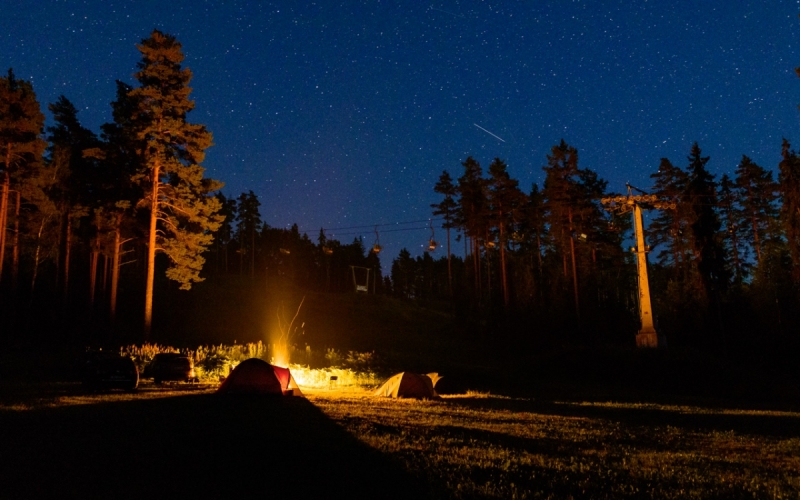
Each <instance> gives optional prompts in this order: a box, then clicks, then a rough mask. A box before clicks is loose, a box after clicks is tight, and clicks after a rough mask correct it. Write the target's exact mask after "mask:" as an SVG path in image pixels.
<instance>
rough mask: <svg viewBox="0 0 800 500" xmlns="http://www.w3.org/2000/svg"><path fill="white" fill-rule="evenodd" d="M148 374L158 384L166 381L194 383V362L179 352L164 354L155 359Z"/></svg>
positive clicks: (156, 356) (157, 355)
mask: <svg viewBox="0 0 800 500" xmlns="http://www.w3.org/2000/svg"><path fill="white" fill-rule="evenodd" d="M147 374H148V375H150V376H151V377H153V382H155V383H156V384H160V383H161V382H164V381H166V380H183V381H186V382H189V381H194V380H195V377H194V362H193V361H192V358H190V357H189V356H187V355H185V354H181V353H179V352H162V353H159V354H156V355H155V356H154V357H153V361H152V363H151V364H150V368H148V369H147Z"/></svg>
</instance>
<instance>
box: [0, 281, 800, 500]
mask: <svg viewBox="0 0 800 500" xmlns="http://www.w3.org/2000/svg"><path fill="white" fill-rule="evenodd" d="M237 299H238V300H237ZM302 299H303V295H301V294H297V293H295V294H293V295H278V294H274V296H269V297H257V296H255V295H254V296H253V297H251V300H250V302H248V301H247V300H245V298H243V297H235V296H231V297H229V301H228V302H225V303H223V304H222V305H221V306H220V305H219V304H215V303H214V302H213V301H212V300H210V299H209V301H208V303H203V304H202V307H200V306H197V305H196V304H195V305H194V306H192V307H189V305H188V304H186V309H185V310H183V309H179V311H178V312H179V314H175V315H174V316H172V317H171V321H173V322H174V323H172V324H169V323H167V324H165V325H162V331H161V332H162V334H163V335H164V336H163V337H161V338H158V337H157V338H156V339H155V340H157V341H158V342H161V343H165V344H167V343H170V344H169V345H173V346H176V347H184V348H185V347H189V348H196V347H197V346H198V345H199V344H201V343H209V344H220V343H224V344H232V343H233V341H234V340H237V341H238V343H239V345H241V343H243V342H255V341H262V342H268V341H270V339H269V338H268V335H267V333H266V332H268V331H269V329H270V328H271V327H270V326H269V318H271V317H274V316H275V310H276V307H275V304H276V303H279V302H281V301H283V302H284V303H285V304H287V307H288V306H289V305H292V306H293V307H296V304H298V303H299V301H300V300H302ZM265 304H266V305H265ZM179 305H180V304H179ZM248 314H249V316H248ZM300 316H301V317H299V318H298V322H299V324H302V325H304V332H303V333H300V334H299V335H298V337H297V338H296V339H295V340H296V343H297V349H299V350H300V352H304V353H305V352H311V353H319V355H320V356H321V357H323V358H324V356H323V355H324V353H326V352H328V350H329V349H335V350H337V351H338V352H339V353H341V354H342V356H345V355H346V354H347V353H349V352H350V351H358V352H361V353H374V355H375V359H376V360H377V361H378V362H377V363H375V366H374V368H375V372H376V373H379V374H380V375H386V374H388V373H392V372H395V371H401V370H409V371H418V372H422V373H426V372H429V371H438V372H440V373H442V374H443V375H445V378H444V379H443V380H442V382H441V383H440V385H439V386H438V388H439V389H441V390H442V392H443V393H445V395H444V397H443V398H442V399H441V400H437V401H414V400H410V401H409V400H389V399H376V398H372V397H369V392H368V391H366V390H364V389H362V390H353V389H351V388H348V389H347V390H328V389H308V390H305V393H306V398H277V399H276V398H230V397H220V396H217V395H215V394H213V391H214V388H215V386H214V385H202V384H194V385H192V384H171V385H165V386H155V385H153V384H152V383H150V382H149V381H147V382H145V383H143V384H141V385H140V389H139V390H138V391H136V392H134V393H126V392H109V393H86V392H85V391H83V389H82V388H81V386H80V384H79V383H77V382H75V380H79V378H80V363H78V364H76V360H80V359H82V358H81V356H82V353H83V350H84V346H83V345H78V343H73V344H70V345H64V346H59V345H56V346H51V345H36V343H35V342H33V339H32V341H31V343H30V345H26V344H25V343H23V342H20V343H19V346H18V347H14V348H7V349H3V350H0V499H3V500H5V499H6V498H12V499H14V498H36V499H38V498H54V497H81V498H103V499H105V498H136V499H137V500H141V499H144V498H193V499H197V498H237V497H243V498H245V497H246V498H249V497H256V496H258V497H274V498H314V499H316V498H325V497H331V496H335V495H336V494H337V493H340V492H343V493H342V494H346V495H347V497H348V498H365V499H376V498H415V499H416V498H498V499H506V498H556V499H561V498H575V499H577V498H648V499H649V498H659V499H662V498H663V499H672V498H674V499H678V498H681V499H683V498H697V499H707V498H729V499H740V498H757V499H761V498H763V499H778V498H782V499H798V498H800V383H798V380H800V377H799V376H798V375H800V373H798V369H797V363H796V362H795V360H794V357H793V354H792V352H794V351H793V350H792V349H789V348H783V347H781V348H780V349H778V348H776V349H773V350H772V351H770V352H771V354H769V355H765V354H764V353H761V354H759V353H758V352H752V353H751V352H748V353H747V356H746V357H745V358H744V359H745V360H746V361H747V364H746V365H743V364H742V363H741V359H735V358H732V357H725V356H722V355H719V353H713V352H711V353H709V352H705V353H700V352H693V351H691V350H682V349H680V348H676V347H670V349H669V350H666V351H660V350H659V351H653V352H645V351H637V350H635V349H634V348H632V347H625V346H622V347H619V346H601V347H594V346H591V345H585V346H577V347H576V346H574V345H573V346H569V345H565V346H561V347H557V348H554V349H551V350H550V351H544V350H540V351H537V350H536V349H535V348H533V347H532V346H533V345H535V343H532V344H529V345H528V344H526V345H525V346H522V345H518V344H515V343H514V342H513V341H509V338H506V339H505V340H504V338H503V337H502V332H500V333H498V334H497V336H489V335H484V334H480V335H477V334H468V333H466V332H464V331H460V330H458V329H457V328H453V324H452V320H451V318H449V316H448V315H447V314H444V313H442V312H441V311H436V310H430V309H424V308H421V307H419V306H418V305H415V304H408V303H403V302H400V301H395V300H392V299H388V298H386V297H380V296H377V297H374V296H355V295H341V296H327V295H325V294H309V295H308V296H307V297H306V299H305V303H304V305H303V308H302V314H301V315H300ZM186 318H188V319H186ZM228 320H230V321H228ZM173 330H174V332H173ZM164 332H173V333H174V337H172V338H170V337H167V335H166V333H164ZM172 342H174V343H172ZM65 344H66V343H65ZM34 346H35V347H34ZM309 347H310V348H311V349H312V350H311V351H307V350H306V349H308V348H309ZM776 355H778V357H777V358H776V357H775V356H776ZM317 357H319V356H317ZM295 361H296V362H301V363H302V362H303V360H302V359H301V360H295ZM331 373H332V372H331ZM324 380H325V379H324V378H323V382H324ZM370 380H371V379H370ZM323 386H324V384H323Z"/></svg>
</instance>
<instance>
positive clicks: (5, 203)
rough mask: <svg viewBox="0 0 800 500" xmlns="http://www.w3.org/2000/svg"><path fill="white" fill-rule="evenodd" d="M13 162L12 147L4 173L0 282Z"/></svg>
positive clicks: (9, 148) (0, 215)
mask: <svg viewBox="0 0 800 500" xmlns="http://www.w3.org/2000/svg"><path fill="white" fill-rule="evenodd" d="M10 162H11V146H8V152H7V153H6V166H5V171H4V172H3V191H2V195H1V196H0V281H2V279H3V262H4V261H5V257H6V220H7V218H8V190H9V186H10V185H11V176H9V175H8V164H9V163H10Z"/></svg>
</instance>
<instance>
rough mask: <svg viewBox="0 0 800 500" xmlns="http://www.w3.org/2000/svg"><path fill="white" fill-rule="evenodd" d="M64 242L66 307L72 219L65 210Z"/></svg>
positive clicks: (64, 298) (64, 292)
mask: <svg viewBox="0 0 800 500" xmlns="http://www.w3.org/2000/svg"><path fill="white" fill-rule="evenodd" d="M64 241H65V243H64V288H63V295H62V299H63V301H64V305H66V303H67V296H68V295H69V257H70V255H69V253H70V247H71V246H72V217H70V211H69V210H67V229H66V232H65V233H64Z"/></svg>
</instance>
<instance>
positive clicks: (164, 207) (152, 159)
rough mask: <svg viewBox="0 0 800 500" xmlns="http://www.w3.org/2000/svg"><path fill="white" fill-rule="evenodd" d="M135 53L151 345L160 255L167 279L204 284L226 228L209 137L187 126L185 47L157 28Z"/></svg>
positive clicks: (202, 129) (202, 130) (197, 127)
mask: <svg viewBox="0 0 800 500" xmlns="http://www.w3.org/2000/svg"><path fill="white" fill-rule="evenodd" d="M137 48H138V49H139V51H140V52H141V53H142V60H141V62H140V63H139V64H138V68H139V71H138V72H137V73H136V74H135V77H136V79H137V80H138V81H139V84H140V87H138V88H136V89H134V90H132V91H131V93H130V96H131V97H132V98H134V99H135V100H136V104H137V107H136V110H135V111H134V116H133V121H134V123H135V126H136V130H137V139H138V140H139V141H142V145H143V150H142V151H141V154H142V158H143V168H142V170H140V172H139V173H138V175H137V176H136V179H137V180H138V181H139V182H141V183H142V185H143V187H144V191H145V196H146V198H145V200H146V203H144V205H145V206H144V207H143V208H146V209H149V211H150V224H149V230H148V235H149V237H148V255H147V283H146V292H145V316H144V326H145V337H146V339H148V340H149V336H150V330H151V325H152V312H153V285H154V278H155V255H156V252H157V251H161V252H164V253H166V255H167V256H168V257H169V259H170V261H171V266H170V268H169V269H168V270H167V277H169V278H170V279H173V280H175V281H177V282H179V283H180V284H181V287H180V288H181V289H189V288H191V286H192V283H194V282H198V281H202V278H201V277H200V270H201V269H202V267H203V264H204V262H205V259H204V258H203V257H202V253H203V252H204V251H205V250H206V248H207V247H208V246H209V245H210V244H211V241H212V239H213V237H212V232H213V231H215V230H216V229H217V228H218V227H219V224H220V222H221V217H220V216H218V215H216V214H217V212H218V211H219V209H220V205H219V200H218V199H217V198H215V197H213V196H210V193H212V192H213V191H216V190H218V189H220V188H221V187H222V183H220V182H218V181H215V180H212V179H207V178H204V177H203V172H204V169H203V168H202V167H201V166H200V163H202V162H203V159H204V158H205V150H206V149H207V148H209V147H210V146H211V133H210V132H208V131H207V130H206V128H205V126H204V125H197V124H192V123H189V122H188V121H187V120H186V115H187V114H188V113H189V112H190V111H191V110H192V109H193V108H194V101H192V100H190V99H189V93H190V92H191V89H190V88H189V86H188V85H189V81H190V80H191V78H192V73H191V71H189V69H188V68H182V67H181V62H182V61H183V52H182V51H181V44H180V43H179V42H178V41H177V40H176V39H175V37H173V36H170V35H167V34H164V33H161V32H160V31H158V30H154V31H153V32H152V33H151V35H150V38H147V39H145V40H143V41H142V43H141V44H139V45H137Z"/></svg>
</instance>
